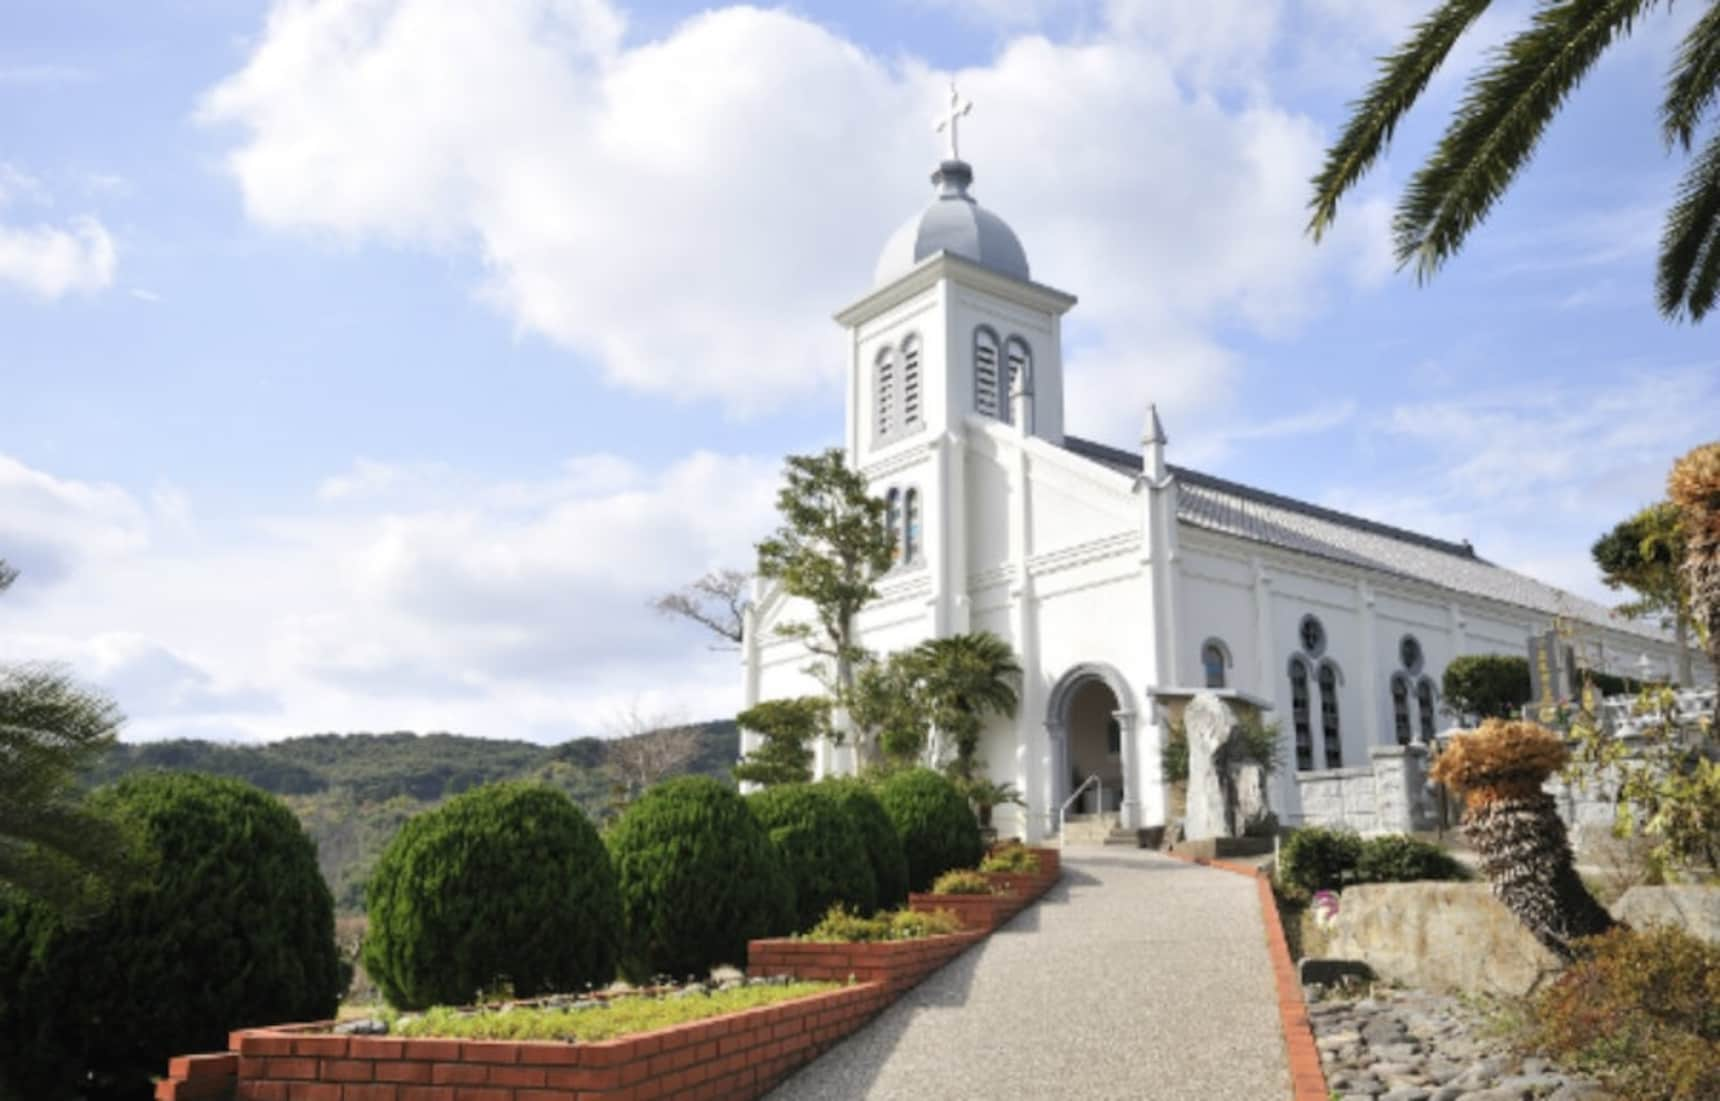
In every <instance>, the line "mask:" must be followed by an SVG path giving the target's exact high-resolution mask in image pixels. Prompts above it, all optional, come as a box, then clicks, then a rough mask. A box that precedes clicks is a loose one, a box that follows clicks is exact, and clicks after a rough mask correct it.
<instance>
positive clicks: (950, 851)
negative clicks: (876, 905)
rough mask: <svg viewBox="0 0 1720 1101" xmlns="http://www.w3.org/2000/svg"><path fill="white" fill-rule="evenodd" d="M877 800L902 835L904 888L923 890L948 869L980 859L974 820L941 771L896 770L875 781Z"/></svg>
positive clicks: (973, 863) (969, 864) (960, 866)
mask: <svg viewBox="0 0 1720 1101" xmlns="http://www.w3.org/2000/svg"><path fill="white" fill-rule="evenodd" d="M878 802H880V803H882V804H883V805H884V813H885V814H888V815H889V816H890V824H891V825H893V826H895V827H896V836H898V837H900V838H901V839H902V855H903V856H905V857H906V858H907V860H908V889H909V890H911V891H924V890H926V889H927V888H929V887H930V886H931V885H932V881H933V880H934V879H936V878H938V876H940V875H943V874H944V873H945V872H947V871H949V870H950V869H951V868H971V867H973V866H974V865H976V864H978V863H979V859H980V857H981V855H983V853H984V846H983V845H982V844H981V843H980V836H979V820H978V819H976V818H975V817H974V814H973V809H972V808H971V807H969V806H968V802H967V800H966V799H963V798H962V796H961V793H960V792H958V791H957V790H956V788H955V785H954V784H952V783H950V782H949V780H947V779H945V778H944V777H943V776H942V775H940V774H938V773H936V772H933V771H932V770H931V769H929V768H915V769H909V770H907V771H906V772H898V773H896V774H895V775H893V776H891V777H890V778H889V779H887V780H885V781H884V782H883V783H882V784H880V785H879V786H878Z"/></svg>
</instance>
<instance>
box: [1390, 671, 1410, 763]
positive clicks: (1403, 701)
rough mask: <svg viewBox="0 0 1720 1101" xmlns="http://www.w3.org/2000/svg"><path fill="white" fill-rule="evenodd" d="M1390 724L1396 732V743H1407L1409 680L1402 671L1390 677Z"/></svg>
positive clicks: (1408, 735) (1408, 733) (1408, 736)
mask: <svg viewBox="0 0 1720 1101" xmlns="http://www.w3.org/2000/svg"><path fill="white" fill-rule="evenodd" d="M1392 726H1393V728H1394V729H1395V731H1396V733H1397V740H1398V745H1408V744H1409V738H1410V732H1409V680H1408V679H1407V678H1406V677H1404V675H1403V674H1402V673H1399V674H1396V675H1395V676H1393V677H1392Z"/></svg>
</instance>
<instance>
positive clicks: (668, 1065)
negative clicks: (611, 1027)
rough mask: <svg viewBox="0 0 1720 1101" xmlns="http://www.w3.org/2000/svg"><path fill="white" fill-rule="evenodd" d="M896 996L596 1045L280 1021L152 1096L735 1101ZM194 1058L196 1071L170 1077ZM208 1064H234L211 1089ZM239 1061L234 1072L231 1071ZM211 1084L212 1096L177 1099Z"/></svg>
mask: <svg viewBox="0 0 1720 1101" xmlns="http://www.w3.org/2000/svg"><path fill="white" fill-rule="evenodd" d="M891 997H892V995H891V994H890V993H889V991H888V990H887V989H886V987H885V986H884V985H883V984H882V983H875V982H867V983H859V984H857V985H853V986H847V987H843V988H842V989H840V990H832V991H829V992H827V993H824V994H813V995H810V996H808V997H805V998H797V999H795V1000H794V1001H791V1002H782V1003H780V1004H777V1005H772V1006H765V1007H763V1008H760V1009H749V1010H745V1011H743V1012H740V1013H731V1014H728V1015H726V1016H722V1017H712V1018H710V1019H709V1020H704V1021H694V1022H692V1023H690V1024H685V1025H677V1026H676V1027H674V1028H666V1029H659V1030H658V1031H656V1032H644V1033H640V1034H638V1035H635V1036H626V1037H623V1038H621V1039H619V1040H608V1041H605V1042H603V1043H592V1044H567V1043H553V1042H519V1043H515V1042H499V1041H478V1040H437V1039H407V1038H404V1037H392V1036H333V1035H329V1034H328V1033H326V1032H317V1033H315V1034H312V1033H311V1032H310V1031H309V1030H311V1029H320V1028H324V1027H326V1025H288V1026H283V1027H279V1028H261V1029H248V1030H245V1031H243V1032H235V1033H234V1034H233V1036H232V1042H231V1047H232V1048H233V1051H234V1052H235V1053H236V1054H228V1055H214V1056H189V1057H183V1058H181V1059H175V1060H174V1061H173V1072H174V1073H173V1074H172V1075H171V1076H170V1077H169V1078H168V1079H166V1080H163V1081H162V1082H161V1083H159V1084H158V1085H157V1089H156V1097H157V1098H162V1099H166V1101H178V1099H181V1098H194V1099H197V1101H203V1099H212V1101H215V1099H218V1101H228V1099H232V1101H602V1099H607V1098H614V1099H617V1101H620V1099H622V1098H626V1099H628V1101H647V1099H650V1098H659V1097H676V1098H680V1097H686V1098H706V1099H713V1101H715V1099H722V1101H742V1099H750V1098H755V1097H759V1096H761V1095H763V1094H764V1093H766V1092H768V1091H769V1090H770V1089H771V1088H772V1087H773V1086H775V1085H776V1083H777V1082H779V1081H781V1080H782V1079H783V1078H784V1077H786V1076H787V1075H788V1074H789V1073H790V1072H792V1071H794V1070H795V1069H797V1068H798V1067H800V1066H802V1065H803V1064H805V1063H808V1062H810V1061H811V1060H812V1059H814V1058H815V1057H817V1055H818V1054H819V1053H820V1052H822V1051H824V1050H825V1049H826V1048H828V1047H830V1046H831V1045H832V1044H834V1043H835V1042H836V1041H838V1040H840V1039H842V1038H843V1037H844V1036H846V1035H848V1034H849V1033H850V1032H853V1031H854V1030H855V1029H857V1028H859V1027H860V1026H861V1025H862V1024H864V1023H865V1022H866V1021H867V1020H869V1019H871V1017H872V1016H873V1015H874V1014H876V1013H877V1012H878V1011H879V1010H880V1009H882V1008H884V1006H885V1005H887V1004H889V1002H890V999H891ZM187 1061H190V1063H191V1066H192V1072H191V1073H190V1074H187V1075H186V1076H184V1077H183V1078H181V1077H180V1076H179V1075H178V1073H177V1072H178V1071H179V1070H180V1068H181V1064H182V1063H186V1062H187ZM216 1061H220V1062H219V1065H221V1066H223V1067H232V1068H233V1070H232V1072H231V1073H229V1074H228V1075H227V1076H226V1077H225V1079H224V1081H223V1082H222V1083H221V1084H220V1087H219V1088H216V1076H215V1074H214V1073H213V1070H212V1069H210V1070H205V1071H203V1072H202V1075H201V1077H200V1076H199V1073H198V1070H197V1068H200V1067H209V1068H214V1067H215V1066H216V1065H217V1062H216ZM234 1064H236V1066H234ZM194 1083H208V1086H209V1089H210V1090H211V1092H196V1093H187V1092H184V1091H185V1090H186V1089H187V1088H191V1087H192V1086H193V1084H194Z"/></svg>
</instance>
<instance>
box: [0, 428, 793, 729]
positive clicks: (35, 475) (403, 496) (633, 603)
mask: <svg viewBox="0 0 1720 1101" xmlns="http://www.w3.org/2000/svg"><path fill="white" fill-rule="evenodd" d="M353 470H354V472H355V473H357V474H358V475H359V476H360V477H359V478H358V479H356V480H355V479H353V478H351V477H349V479H348V482H347V483H346V484H349V485H351V484H356V481H357V480H362V481H364V482H365V486H364V489H363V496H353V495H345V496H343V495H341V494H339V493H337V494H335V495H334V496H333V497H332V498H330V497H328V495H326V494H323V493H319V492H318V491H317V487H307V489H308V491H307V493H306V494H305V495H304V498H303V503H302V505H301V506H300V507H298V508H296V509H292V510H285V511H277V512H275V513H273V514H271V515H268V516H251V517H246V518H242V519H241V521H240V522H239V523H238V524H237V525H229V527H230V528H232V527H237V528H238V530H239V531H240V532H241V533H242V534H238V535H236V534H234V533H233V532H232V531H231V530H229V531H228V532H227V533H225V534H222V533H215V532H208V531H203V530H200V529H198V528H196V527H193V526H192V524H191V504H190V501H189V500H188V498H187V497H186V495H185V494H184V493H183V492H182V491H180V490H178V489H176V488H174V487H172V486H168V485H162V486H158V487H157V488H156V489H155V490H154V491H152V492H151V493H150V494H149V499H148V503H147V504H146V503H145V502H143V501H140V500H136V499H133V498H132V497H131V496H130V495H128V494H126V493H124V492H122V491H119V490H116V489H113V488H111V487H94V486H88V485H84V484H81V483H77V482H71V481H68V480H65V479H60V478H56V477H53V476H51V475H49V474H47V473H44V472H41V471H37V470H33V469H31V468H28V467H26V466H24V465H23V464H22V463H19V462H17V461H16V460H11V459H0V555H4V556H5V557H7V558H13V557H14V555H13V548H14V547H16V546H20V545H23V546H25V547H26V549H27V550H28V549H29V548H30V547H32V546H36V545H38V544H40V543H41V542H42V540H41V539H40V538H37V539H36V542H35V543H23V544H21V543H19V542H18V541H17V540H14V539H11V538H9V533H8V531H7V530H6V527H5V522H6V521H10V520H12V519H13V518H14V517H18V516H28V517H33V518H34V520H33V521H32V523H31V524H29V525H27V526H26V528H25V529H21V530H28V531H30V532H37V533H40V532H42V531H47V532H48V533H49V534H50V535H51V536H52V537H53V539H52V541H51V542H50V544H49V545H50V546H52V547H56V548H60V549H61V551H62V553H61V555H60V557H59V558H57V559H51V561H53V562H54V564H55V566H56V570H57V575H58V577H59V579H60V580H62V581H65V582H68V583H62V584H59V585H56V586H54V587H53V588H52V589H51V590H46V591H44V590H42V589H41V588H40V587H39V586H37V587H35V588H32V587H31V585H30V584H27V583H31V582H39V581H41V580H42V569H41V567H42V562H43V556H42V555H30V556H26V557H25V559H24V560H23V561H21V562H19V564H20V565H23V566H24V567H25V574H24V577H23V578H22V579H21V581H20V584H19V586H18V587H17V589H15V590H14V592H12V593H9V594H7V596H6V598H4V600H0V613H4V614H5V615H6V617H7V625H8V629H7V632H6V634H5V637H4V639H3V640H0V657H4V658H6V659H8V660H17V659H20V658H43V659H52V660H59V661H64V662H67V663H69V664H71V665H72V666H73V667H74V668H75V669H76V670H78V672H79V673H80V674H82V675H84V676H86V677H88V678H89V679H90V680H92V681H93V682H95V683H97V684H99V685H101V686H102V687H104V688H106V689H107V690H108V691H110V692H112V693H113V694H114V695H115V697H116V698H117V699H118V701H119V703H120V704H121V706H122V707H123V708H124V709H125V710H126V711H127V713H128V714H129V715H131V716H132V721H131V723H130V724H129V725H128V727H127V730H128V734H129V736H132V737H157V736H168V735H175V734H188V733H190V734H202V733H214V734H218V735H220V736H223V737H246V738H253V737H278V736H284V735H288V734H294V733H304V732H308V731H316V730H353V729H401V728H417V729H452V730H463V731H466V732H469V733H474V734H485V735H494V736H502V735H508V736H522V737H540V738H561V737H569V736H572V735H574V734H580V733H595V732H600V730H601V728H602V723H603V722H604V721H605V718H606V716H609V715H611V714H613V713H615V712H616V711H618V710H621V709H624V708H626V707H628V706H630V705H632V704H633V703H634V702H635V701H637V702H639V703H640V705H641V706H643V707H645V708H646V710H649V711H678V712H683V713H686V714H693V715H700V716H719V715H724V714H729V713H732V712H733V711H734V710H735V708H736V707H737V705H738V693H739V679H738V675H737V672H736V670H735V667H734V657H733V655H732V654H727V655H721V654H719V655H713V654H711V653H710V652H709V651H708V650H707V648H706V647H705V645H704V639H703V638H702V637H701V636H700V635H699V634H698V633H697V631H696V629H694V628H692V627H690V626H687V625H683V624H680V623H678V622H676V621H671V620H666V619H664V618H662V617H661V616H659V615H658V614H657V613H656V612H655V611H653V609H652V608H651V606H650V603H651V600H652V598H653V597H655V596H656V595H658V594H660V593H662V592H664V591H667V590H668V589H670V588H673V587H675V586H678V585H680V584H682V583H684V582H686V581H687V580H690V579H691V578H693V577H697V576H699V575H700V574H701V573H703V572H705V571H706V570H708V569H710V568H712V567H715V566H736V565H739V566H744V565H746V564H748V563H749V562H750V561H751V558H752V554H751V548H752V543H753V542H754V541H755V540H756V539H758V538H759V537H760V536H761V535H762V534H764V532H765V531H766V530H767V529H768V527H769V526H770V524H771V522H772V512H771V501H772V494H773V491H774V488H775V484H776V480H777V475H778V471H777V469H776V464H775V462H766V461H763V460H759V459H753V458H749V457H745V456H724V455H716V454H709V453H696V454H693V455H689V456H687V457H686V458H684V459H682V460H680V461H678V462H674V463H671V464H669V465H667V466H665V467H662V468H659V469H653V468H645V467H641V466H638V465H637V464H632V463H627V462H625V461H623V460H620V459H617V458H616V457H614V456H608V455H601V454H598V455H590V456H576V457H574V458H572V459H570V460H569V461H568V462H566V463H565V464H563V465H562V466H560V467H559V468H555V469H551V470H549V471H546V472H545V474H544V475H543V476H542V477H540V478H536V479H532V480H523V481H521V480H516V481H508V482H501V481H494V480H485V479H481V478H478V477H476V476H475V475H473V474H471V473H470V472H465V471H459V470H452V469H448V468H442V467H437V468H414V467H410V466H399V467H395V466H390V465H389V464H386V463H381V462H378V461H375V460H369V461H365V462H362V463H359V464H356V465H355V467H354V468H353ZM379 471H387V472H390V474H391V476H382V475H379V474H378V472H379ZM331 481H334V480H331ZM328 484H330V483H329V482H325V483H324V488H326V486H327V485H328ZM337 484H338V483H337ZM32 501H34V502H35V503H34V504H32ZM44 501H45V502H46V504H44V503H43V502H44ZM70 546H77V547H78V548H79V553H78V554H76V555H72V554H70V553H69V552H66V551H65V548H67V547H70Z"/></svg>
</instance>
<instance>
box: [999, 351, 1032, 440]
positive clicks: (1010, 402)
mask: <svg viewBox="0 0 1720 1101" xmlns="http://www.w3.org/2000/svg"><path fill="white" fill-rule="evenodd" d="M1004 351H1005V353H1006V355H1005V358H1006V359H1008V360H1009V387H1008V389H1006V390H1005V391H1004V398H1003V419H1004V420H1006V421H1007V420H1010V419H1011V418H1012V417H1013V416H1014V410H1015V395H1017V394H1031V393H1033V349H1032V348H1029V347H1028V346H1027V341H1025V340H1023V339H1021V338H1020V337H1019V336H1012V337H1010V338H1009V343H1008V344H1007V345H1006V346H1005V347H1004Z"/></svg>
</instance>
